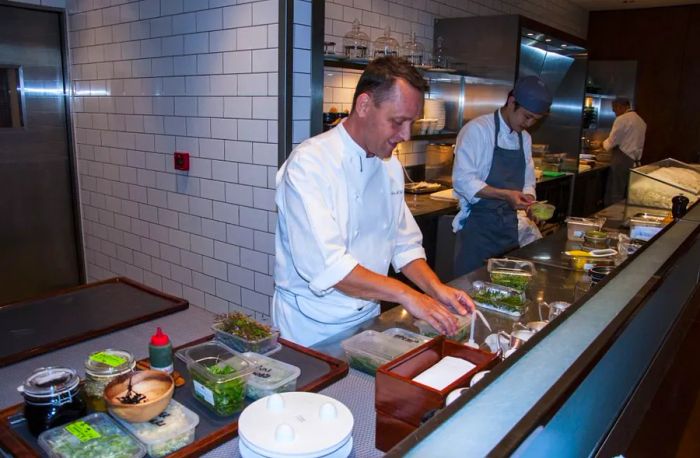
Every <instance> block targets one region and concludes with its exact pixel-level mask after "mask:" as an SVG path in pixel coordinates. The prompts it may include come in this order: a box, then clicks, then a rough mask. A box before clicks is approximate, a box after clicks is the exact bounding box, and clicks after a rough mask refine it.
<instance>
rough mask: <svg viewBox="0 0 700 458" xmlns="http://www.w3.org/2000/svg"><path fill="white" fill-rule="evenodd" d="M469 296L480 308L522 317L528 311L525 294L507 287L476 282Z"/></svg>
mask: <svg viewBox="0 0 700 458" xmlns="http://www.w3.org/2000/svg"><path fill="white" fill-rule="evenodd" d="M469 295H470V296H471V298H472V300H473V301H474V302H475V303H476V305H477V306H478V307H481V308H484V309H487V310H493V311H495V312H499V313H504V314H506V315H510V316H512V317H520V316H521V315H522V314H523V313H525V311H526V310H527V299H526V298H525V293H523V292H522V291H518V290H516V289H513V288H508V287H507V286H502V285H496V284H494V283H488V282H485V281H475V282H474V284H473V285H472V289H471V290H470V291H469Z"/></svg>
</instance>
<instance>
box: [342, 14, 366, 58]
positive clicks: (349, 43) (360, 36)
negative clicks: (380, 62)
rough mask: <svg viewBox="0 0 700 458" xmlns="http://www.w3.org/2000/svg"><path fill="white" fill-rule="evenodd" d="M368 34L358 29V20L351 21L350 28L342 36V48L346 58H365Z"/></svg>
mask: <svg viewBox="0 0 700 458" xmlns="http://www.w3.org/2000/svg"><path fill="white" fill-rule="evenodd" d="M367 48H369V36H367V34H366V33H364V32H362V31H361V30H360V21H358V20H357V19H355V20H354V21H352V30H350V31H349V32H348V33H346V34H345V36H344V37H343V50H344V51H345V56H346V57H348V59H366V58H367Z"/></svg>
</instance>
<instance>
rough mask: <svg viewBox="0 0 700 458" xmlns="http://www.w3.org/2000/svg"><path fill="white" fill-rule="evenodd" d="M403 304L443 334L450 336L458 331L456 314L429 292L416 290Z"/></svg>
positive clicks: (409, 311) (411, 312) (414, 314)
mask: <svg viewBox="0 0 700 458" xmlns="http://www.w3.org/2000/svg"><path fill="white" fill-rule="evenodd" d="M401 305H403V307H404V308H405V309H406V310H408V313H410V314H411V315H413V316H414V317H416V318H419V319H421V320H425V321H427V322H428V323H430V325H431V326H432V327H434V328H435V329H437V330H438V331H440V333H441V334H445V335H448V336H449V335H452V334H455V333H456V332H457V329H458V325H457V319H456V318H455V317H454V315H452V313H451V312H450V311H449V310H448V309H447V308H446V307H443V306H442V304H440V302H438V301H436V300H435V299H433V298H432V297H430V296H428V295H427V294H423V293H419V292H418V291H414V293H412V294H411V295H409V296H408V297H407V298H406V300H405V301H403V303H402V304H401Z"/></svg>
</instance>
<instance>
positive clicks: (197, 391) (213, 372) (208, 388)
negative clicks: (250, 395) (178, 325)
mask: <svg viewBox="0 0 700 458" xmlns="http://www.w3.org/2000/svg"><path fill="white" fill-rule="evenodd" d="M177 355H178V358H180V359H182V360H183V361H185V362H187V369H188V370H189V372H190V376H191V377H192V394H193V396H194V397H195V398H196V399H197V400H198V401H200V402H201V403H202V404H204V405H205V406H207V407H208V408H209V410H211V411H213V412H214V413H216V414H217V415H220V416H222V417H225V416H228V415H233V414H235V413H236V412H240V411H241V410H243V407H244V399H245V393H246V385H247V380H248V377H250V375H251V374H252V373H253V365H252V364H251V363H250V361H248V360H247V359H245V358H244V357H243V356H242V355H240V354H238V353H236V352H235V351H233V350H231V349H229V348H228V347H227V346H225V345H224V344H222V343H220V342H217V341H211V342H205V343H203V344H199V345H195V346H193V347H188V348H183V349H182V350H180V351H178V353H177Z"/></svg>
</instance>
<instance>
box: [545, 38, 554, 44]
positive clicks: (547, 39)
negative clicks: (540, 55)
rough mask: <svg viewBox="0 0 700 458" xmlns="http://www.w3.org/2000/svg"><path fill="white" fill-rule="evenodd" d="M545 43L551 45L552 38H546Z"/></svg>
mask: <svg viewBox="0 0 700 458" xmlns="http://www.w3.org/2000/svg"><path fill="white" fill-rule="evenodd" d="M544 41H546V42H547V43H549V42H550V41H552V39H551V38H545V39H544Z"/></svg>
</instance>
